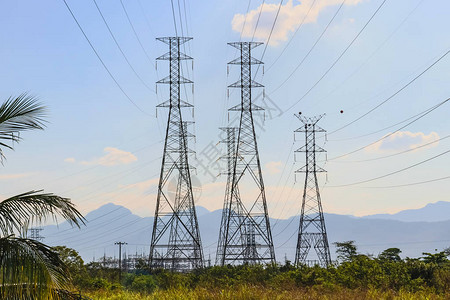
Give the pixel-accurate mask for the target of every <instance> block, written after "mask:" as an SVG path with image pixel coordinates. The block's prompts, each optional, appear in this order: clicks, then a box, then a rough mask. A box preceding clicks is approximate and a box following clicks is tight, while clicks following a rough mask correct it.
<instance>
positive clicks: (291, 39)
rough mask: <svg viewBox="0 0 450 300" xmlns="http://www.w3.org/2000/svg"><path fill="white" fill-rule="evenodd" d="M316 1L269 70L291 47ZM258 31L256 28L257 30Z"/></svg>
mask: <svg viewBox="0 0 450 300" xmlns="http://www.w3.org/2000/svg"><path fill="white" fill-rule="evenodd" d="M315 3H316V0H314V1H312V3H311V6H310V7H309V10H308V12H307V13H306V14H305V16H304V17H303V20H302V22H301V23H300V25H299V26H298V27H297V29H296V30H295V32H294V34H293V35H292V37H291V38H290V39H289V42H288V43H287V44H286V45H285V46H284V48H283V50H282V51H281V53H280V54H279V55H278V57H277V58H276V59H275V60H274V61H273V62H272V64H271V65H270V66H269V67H268V68H267V71H269V70H270V69H271V68H272V67H273V66H274V65H275V63H276V62H277V61H278V60H279V59H280V57H281V56H282V55H283V54H284V52H285V51H286V49H287V48H288V47H289V45H290V44H291V42H292V41H293V40H294V37H295V36H296V35H297V33H298V31H299V30H300V28H302V26H303V24H304V23H305V20H306V18H307V17H308V16H309V13H310V12H311V9H312V8H313V6H314V4H315ZM255 32H256V30H255Z"/></svg>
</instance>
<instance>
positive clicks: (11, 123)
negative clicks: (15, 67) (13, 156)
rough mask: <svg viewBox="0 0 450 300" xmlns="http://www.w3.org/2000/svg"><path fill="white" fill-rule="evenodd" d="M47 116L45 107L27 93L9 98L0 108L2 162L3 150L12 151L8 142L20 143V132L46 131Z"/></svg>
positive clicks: (0, 150)
mask: <svg viewBox="0 0 450 300" xmlns="http://www.w3.org/2000/svg"><path fill="white" fill-rule="evenodd" d="M45 116H46V109H45V107H44V106H43V105H41V104H40V103H39V102H38V100H37V99H36V98H35V97H33V96H30V95H28V94H27V93H23V94H21V95H20V96H18V97H15V98H14V97H9V98H8V99H7V100H6V101H5V102H4V103H3V104H2V105H1V106H0V161H2V160H3V158H4V155H3V151H2V148H3V147H5V148H9V149H12V148H13V147H12V145H10V144H8V142H11V143H14V142H19V141H20V140H21V138H20V135H19V134H20V132H22V131H27V130H32V129H44V125H45V122H46V121H45V119H44V118H45Z"/></svg>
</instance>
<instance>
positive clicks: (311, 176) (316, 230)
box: [295, 113, 331, 266]
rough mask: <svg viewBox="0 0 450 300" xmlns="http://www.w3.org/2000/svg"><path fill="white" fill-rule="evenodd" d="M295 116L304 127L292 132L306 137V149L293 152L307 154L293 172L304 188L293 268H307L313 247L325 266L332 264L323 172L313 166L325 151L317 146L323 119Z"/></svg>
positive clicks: (320, 261) (302, 148) (321, 263)
mask: <svg viewBox="0 0 450 300" xmlns="http://www.w3.org/2000/svg"><path fill="white" fill-rule="evenodd" d="M295 116H296V117H297V118H298V119H299V120H300V121H301V122H302V123H303V126H302V127H300V128H298V129H297V130H295V133H298V132H304V133H305V145H304V146H303V147H301V148H300V149H298V150H296V151H295V152H304V153H305V154H306V164H305V166H303V167H302V168H300V169H299V170H297V171H296V173H305V188H304V190H303V200H302V212H301V215H300V226H299V229H298V241H297V251H296V253H295V264H296V265H299V264H307V260H306V258H307V257H308V253H309V250H310V249H311V247H314V249H315V250H316V253H317V257H318V260H319V264H320V265H321V266H328V265H330V264H331V256H330V248H329V245H328V238H327V231H326V228H325V219H324V217H323V210H322V202H321V199H320V192H319V184H318V181H317V173H321V172H326V171H325V170H324V169H322V168H320V167H318V166H317V164H316V153H318V152H325V150H324V149H322V148H321V147H319V146H318V145H316V133H317V132H325V130H324V129H322V128H320V127H319V126H318V125H317V122H319V120H320V119H321V118H322V117H323V116H324V115H320V116H317V117H313V118H307V117H303V116H302V115H301V113H299V114H296V115H295Z"/></svg>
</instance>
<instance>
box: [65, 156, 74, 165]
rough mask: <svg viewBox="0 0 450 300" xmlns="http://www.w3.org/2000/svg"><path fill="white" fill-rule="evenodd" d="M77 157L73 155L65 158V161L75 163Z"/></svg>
mask: <svg viewBox="0 0 450 300" xmlns="http://www.w3.org/2000/svg"><path fill="white" fill-rule="evenodd" d="M75 161H76V160H75V158H73V157H68V158H66V159H65V160H64V162H67V163H71V164H73V163H75Z"/></svg>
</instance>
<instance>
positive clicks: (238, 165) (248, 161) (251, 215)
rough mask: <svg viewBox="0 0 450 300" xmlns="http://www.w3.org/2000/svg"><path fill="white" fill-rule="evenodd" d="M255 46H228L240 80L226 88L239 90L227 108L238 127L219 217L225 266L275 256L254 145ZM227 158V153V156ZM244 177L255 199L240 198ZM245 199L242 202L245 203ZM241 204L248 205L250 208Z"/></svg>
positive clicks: (220, 248)
mask: <svg viewBox="0 0 450 300" xmlns="http://www.w3.org/2000/svg"><path fill="white" fill-rule="evenodd" d="M261 44H262V43H256V42H237V43H229V45H230V46H232V47H234V48H236V49H238V50H239V52H240V57H238V58H236V59H234V60H233V61H231V62H229V64H231V65H239V66H240V74H241V76H240V79H239V80H238V81H237V82H235V83H233V84H231V85H230V86H229V88H239V89H240V91H241V103H240V104H238V105H236V106H234V107H232V108H230V109H229V110H230V111H239V112H240V123H239V128H238V131H237V136H236V137H235V138H231V139H229V141H232V143H233V146H231V147H232V150H229V151H232V153H233V155H232V170H230V164H229V172H230V174H231V175H230V176H229V177H228V184H227V191H226V196H225V201H224V211H223V215H222V227H221V229H220V230H221V231H220V235H219V242H218V249H217V250H218V253H217V256H218V261H217V262H216V263H218V264H219V265H222V266H223V265H225V264H241V263H248V264H257V263H275V252H274V248H273V242H272V233H271V231H270V222H269V216H268V212H267V204H266V195H265V190H264V182H263V178H262V172H261V164H260V161H259V154H258V145H257V142H256V134H255V126H254V123H253V111H255V110H262V108H261V107H259V106H257V105H255V104H253V103H252V89H253V88H259V87H263V86H262V85H261V84H259V83H257V82H255V81H254V80H252V65H256V64H262V62H261V61H260V60H257V59H255V58H253V57H252V56H251V51H252V49H253V48H255V47H257V46H259V45H261ZM229 154H230V152H229ZM244 177H246V178H247V179H249V181H250V183H248V184H249V185H251V186H247V185H246V184H247V182H245V187H246V188H255V189H256V190H257V193H256V195H255V196H253V195H252V196H250V195H241V194H240V190H241V184H244V183H243V182H244V180H243V179H244ZM244 198H245V199H244ZM244 203H249V204H250V206H249V208H247V207H245V205H244Z"/></svg>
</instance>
